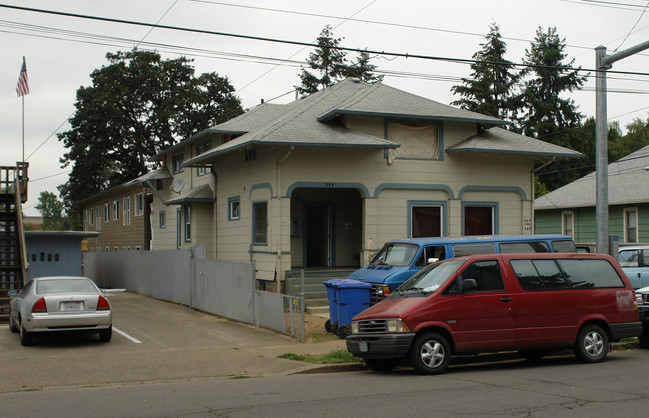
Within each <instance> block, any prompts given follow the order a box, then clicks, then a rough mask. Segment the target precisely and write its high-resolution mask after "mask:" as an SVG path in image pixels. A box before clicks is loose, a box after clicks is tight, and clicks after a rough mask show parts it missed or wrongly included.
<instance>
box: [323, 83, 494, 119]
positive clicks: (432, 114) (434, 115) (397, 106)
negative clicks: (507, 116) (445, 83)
mask: <svg viewBox="0 0 649 418" xmlns="http://www.w3.org/2000/svg"><path fill="white" fill-rule="evenodd" d="M344 82H347V83H353V82H354V80H353V79H347V80H345V81H344ZM357 83H358V82H357ZM363 85H364V88H363V89H362V90H360V91H358V92H355V93H354V94H353V95H352V96H350V97H349V98H347V99H346V100H345V101H344V102H342V103H340V104H338V105H337V106H335V107H333V108H331V109H329V110H327V111H326V112H325V113H324V114H322V115H320V116H319V117H318V120H319V121H321V122H325V121H329V120H332V119H334V118H336V117H338V116H340V115H364V116H383V117H394V118H400V119H418V120H435V121H442V120H444V121H453V120H455V121H460V122H474V123H481V124H486V125H504V124H505V123H506V122H505V121H503V120H500V119H498V118H494V117H491V116H487V115H483V114H480V113H475V112H470V111H468V110H463V109H458V108H455V107H452V106H448V105H445V104H442V103H439V102H436V101H434V100H430V99H426V98H424V97H421V96H418V95H416V94H412V93H408V92H406V91H403V90H399V89H396V88H394V87H390V86H387V85H385V84H383V83H374V84H366V83H363Z"/></svg>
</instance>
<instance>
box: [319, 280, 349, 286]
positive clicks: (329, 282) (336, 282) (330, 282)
mask: <svg viewBox="0 0 649 418" xmlns="http://www.w3.org/2000/svg"><path fill="white" fill-rule="evenodd" d="M344 280H347V279H329V280H325V281H324V282H322V283H324V285H325V286H331V287H336V285H337V284H338V282H341V281H344Z"/></svg>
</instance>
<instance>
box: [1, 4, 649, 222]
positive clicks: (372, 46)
mask: <svg viewBox="0 0 649 418" xmlns="http://www.w3.org/2000/svg"><path fill="white" fill-rule="evenodd" d="M6 5H15V6H21V7H27V8H34V9H42V10H50V11H57V12H66V13H74V14H79V15H88V16H96V17H103V18H111V19H118V20H126V21H136V22H144V23H151V24H156V23H158V24H160V25H165V26H173V27H182V28H191V29H199V30H204V31H211V32H219V33H221V34H235V35H245V36H252V37H259V38H268V39H277V40H285V41H296V42H301V43H313V42H315V39H316V38H317V36H318V35H319V34H320V32H321V30H322V29H323V28H324V26H325V25H327V24H328V25H330V26H332V27H333V33H334V36H335V37H337V38H342V41H341V43H340V45H341V46H343V47H348V48H361V49H362V48H367V49H368V50H370V51H385V52H391V53H398V54H405V53H407V54H409V55H422V56H432V57H442V58H461V59H470V58H471V57H472V55H473V54H474V53H475V52H476V51H478V50H479V49H480V44H481V43H483V42H484V40H485V39H484V36H485V34H487V33H488V31H489V25H490V24H491V23H496V24H497V25H498V26H499V27H500V33H501V35H502V36H503V38H504V40H505V42H506V43H507V57H506V58H507V59H508V60H510V61H513V62H522V59H523V58H524V56H525V50H526V49H527V48H529V47H530V42H531V41H532V40H533V39H534V37H535V35H536V31H537V29H538V27H539V26H541V27H542V28H543V30H544V31H545V30H547V28H548V27H552V26H554V27H556V28H557V32H558V34H559V36H560V37H561V38H565V42H566V44H567V47H566V49H565V52H566V53H567V55H568V59H569V60H570V59H573V58H574V59H575V62H574V66H581V67H582V68H583V69H593V68H595V51H594V48H595V47H597V46H598V45H604V46H606V47H607V52H608V53H609V54H612V53H614V51H616V50H617V51H622V50H625V49H627V48H630V47H632V46H635V45H638V44H640V43H642V42H645V41H647V40H649V10H646V9H647V6H648V5H649V1H641V0H619V1H616V0H490V1H485V0H454V1H437V0H421V1H419V0H402V1H399V2H395V1H394V0H345V1H339V0H329V1H327V2H306V1H293V0H275V1H268V0H266V1H264V0H247V1H244V0H223V1H218V0H136V1H133V0H131V1H124V0H110V1H108V0H20V1H18V0H13V1H11V0H0V45H1V46H0V51H2V57H3V59H2V60H1V61H0V80H1V81H2V82H1V83H0V109H2V112H0V165H1V166H7V165H8V166H13V165H15V163H16V162H17V161H21V160H22V154H23V152H24V154H25V158H26V161H27V162H29V178H30V183H29V196H28V202H27V203H26V204H25V205H24V207H23V210H24V212H25V213H26V214H27V215H38V211H37V210H36V209H35V208H34V206H35V205H36V204H37V203H38V196H39V194H40V192H42V191H49V192H53V193H56V194H57V195H58V190H57V186H59V185H60V184H62V183H64V182H65V181H66V180H67V175H68V172H69V171H70V167H62V166H61V165H62V164H61V163H60V159H61V158H62V157H63V155H64V153H65V152H66V149H65V148H64V147H63V145H62V143H61V142H59V141H58V139H57V137H56V134H57V133H59V132H64V131H66V130H68V129H69V128H70V126H69V124H68V123H67V119H68V118H69V117H70V116H72V115H73V114H74V111H75V107H74V103H75V100H76V91H77V89H79V87H82V86H84V87H87V86H90V85H91V79H90V73H91V72H92V71H93V70H95V69H98V68H101V66H103V65H106V64H107V61H106V53H109V52H116V51H127V50H131V49H132V48H134V47H138V48H139V49H149V50H152V49H154V50H157V51H158V52H159V53H160V54H161V55H162V57H163V58H164V59H169V58H176V57H178V56H180V55H184V56H186V57H188V58H191V59H193V60H194V61H193V65H194V67H195V69H196V74H197V75H198V74H201V73H206V72H216V73H218V74H219V75H220V76H226V77H227V78H228V79H229V81H230V83H231V84H232V85H233V86H234V88H235V89H236V91H237V95H238V96H239V98H240V99H241V101H242V103H243V106H244V108H250V107H252V106H255V105H257V104H259V103H260V102H261V100H264V101H266V102H268V101H271V102H273V103H289V102H290V101H292V100H295V93H294V92H293V91H294V89H295V86H296V85H299V84H300V78H299V73H300V65H301V64H302V65H303V64H304V63H305V60H306V59H307V58H308V55H309V53H311V52H313V48H311V47H308V46H306V47H305V46H300V45H294V44H290V43H278V42H269V41H262V40H251V39H243V38H240V37H232V36H224V35H218V34H213V33H212V34H200V33H190V32H185V31H177V30H169V29H161V28H154V29H151V28H150V27H146V26H138V25H131V24H124V23H114V22H103V21H97V20H88V19H82V18H78V17H67V16H56V15H51V14H44V13H39V12H35V11H21V10H14V9H10V8H6V7H2V6H6ZM23 56H24V57H25V59H26V63H27V73H28V76H29V89H30V93H29V94H28V95H26V96H24V111H23V98H19V97H17V95H16V90H15V89H16V84H17V81H18V76H19V72H20V67H21V65H22V59H23ZM347 56H348V58H349V59H350V60H353V59H354V58H355V57H356V54H355V53H353V52H349V53H348V55H347ZM372 63H373V64H375V65H377V66H378V68H377V70H378V71H379V72H385V78H384V81H383V82H384V83H385V84H388V85H390V86H393V87H396V88H399V89H402V90H405V91H408V92H411V93H414V94H418V95H420V96H423V97H426V98H429V99H432V100H435V101H438V102H441V103H444V104H450V103H451V102H452V101H453V100H457V98H458V97H457V96H453V94H452V92H451V87H452V86H453V85H456V84H460V82H461V78H462V77H468V76H469V74H470V72H471V70H470V68H469V65H467V64H459V63H452V62H447V61H443V60H433V59H419V58H412V57H408V58H406V57H394V56H382V55H376V56H374V58H373V59H372ZM612 70H614V71H620V72H635V73H645V72H649V71H647V70H649V50H648V51H645V52H642V53H639V54H635V55H633V56H630V57H628V58H625V59H623V60H620V61H618V62H616V63H615V64H613V68H612ZM591 75H592V77H591V78H589V80H588V81H587V82H586V84H585V88H584V89H583V90H582V91H576V92H572V93H569V94H566V95H565V97H569V98H572V99H573V100H574V101H575V102H576V104H577V105H578V107H579V110H580V111H581V112H582V113H583V114H584V115H585V116H594V114H595V77H594V73H592V72H591ZM608 89H609V93H608V96H607V101H608V118H609V121H619V122H620V124H621V126H622V127H624V126H625V125H626V124H628V123H630V122H632V121H633V120H634V119H635V118H640V119H642V120H644V121H646V120H647V117H648V112H649V75H633V74H613V73H610V74H609V75H608ZM23 116H24V131H23V124H22V120H23ZM23 132H24V147H23Z"/></svg>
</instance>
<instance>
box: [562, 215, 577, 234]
mask: <svg viewBox="0 0 649 418" xmlns="http://www.w3.org/2000/svg"><path fill="white" fill-rule="evenodd" d="M568 217H569V218H570V225H568V222H567V220H568ZM561 233H562V234H563V235H568V236H570V237H572V238H574V237H575V213H574V212H572V211H565V212H561Z"/></svg>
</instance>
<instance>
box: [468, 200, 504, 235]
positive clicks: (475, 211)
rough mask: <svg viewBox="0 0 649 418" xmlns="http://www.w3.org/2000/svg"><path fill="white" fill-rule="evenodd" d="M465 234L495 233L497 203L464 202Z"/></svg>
mask: <svg viewBox="0 0 649 418" xmlns="http://www.w3.org/2000/svg"><path fill="white" fill-rule="evenodd" d="M462 206H463V211H464V212H463V214H462V215H463V218H464V224H463V235H493V234H497V232H496V219H497V208H498V207H497V205H496V204H480V203H477V204H476V203H469V204H463V205H462Z"/></svg>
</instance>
